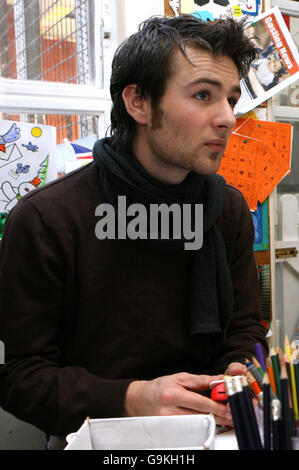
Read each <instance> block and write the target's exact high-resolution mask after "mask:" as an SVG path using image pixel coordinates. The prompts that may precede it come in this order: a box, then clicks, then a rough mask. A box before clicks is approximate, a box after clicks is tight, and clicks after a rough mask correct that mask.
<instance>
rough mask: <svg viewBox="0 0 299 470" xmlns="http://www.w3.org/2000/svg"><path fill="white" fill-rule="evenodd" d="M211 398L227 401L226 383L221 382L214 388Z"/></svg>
mask: <svg viewBox="0 0 299 470" xmlns="http://www.w3.org/2000/svg"><path fill="white" fill-rule="evenodd" d="M211 399H212V400H214V401H222V402H223V401H227V400H228V398H227V395H226V391H225V383H224V382H223V383H221V384H219V385H216V386H215V387H214V388H213V389H212V390H211Z"/></svg>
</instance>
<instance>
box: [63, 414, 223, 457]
mask: <svg viewBox="0 0 299 470" xmlns="http://www.w3.org/2000/svg"><path fill="white" fill-rule="evenodd" d="M215 434H216V422H215V418H214V416H213V415H211V414H209V415H200V414H199V415H180V416H146V417H136V418H135V417H134V418H107V419H89V418H87V419H86V420H85V421H84V423H83V425H82V426H81V428H80V429H79V430H78V431H77V432H76V433H72V434H69V435H68V436H67V442H68V445H67V446H66V447H65V449H64V450H132V449H134V450H140V449H142V450H145V449H151V450H155V449H180V450H182V449H198V450H214V448H215Z"/></svg>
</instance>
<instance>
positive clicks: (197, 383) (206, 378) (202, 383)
mask: <svg viewBox="0 0 299 470" xmlns="http://www.w3.org/2000/svg"><path fill="white" fill-rule="evenodd" d="M223 377H224V376H223V375H222V374H220V375H196V374H189V373H185V372H181V373H179V374H176V378H177V380H178V383H180V384H181V385H182V386H183V387H185V388H187V389H189V390H198V391H200V390H209V388H210V383H211V382H213V381H215V380H223Z"/></svg>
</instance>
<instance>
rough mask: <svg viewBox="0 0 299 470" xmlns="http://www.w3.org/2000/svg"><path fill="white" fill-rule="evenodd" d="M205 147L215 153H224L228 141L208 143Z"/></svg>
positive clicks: (216, 140) (218, 140) (211, 141)
mask: <svg viewBox="0 0 299 470" xmlns="http://www.w3.org/2000/svg"><path fill="white" fill-rule="evenodd" d="M205 145H206V146H207V147H209V148H210V149H212V150H213V151H214V152H223V151H224V149H225V147H226V141H225V140H222V139H215V140H210V141H209V142H206V143H205Z"/></svg>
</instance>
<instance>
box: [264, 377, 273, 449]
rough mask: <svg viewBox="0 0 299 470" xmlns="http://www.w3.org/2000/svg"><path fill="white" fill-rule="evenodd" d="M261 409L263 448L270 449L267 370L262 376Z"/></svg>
mask: <svg viewBox="0 0 299 470" xmlns="http://www.w3.org/2000/svg"><path fill="white" fill-rule="evenodd" d="M263 411H264V414H263V424H264V448H265V450H271V410H270V380H269V376H268V374H267V372H265V375H264V377H263Z"/></svg>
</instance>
